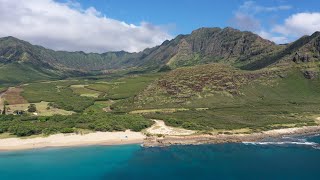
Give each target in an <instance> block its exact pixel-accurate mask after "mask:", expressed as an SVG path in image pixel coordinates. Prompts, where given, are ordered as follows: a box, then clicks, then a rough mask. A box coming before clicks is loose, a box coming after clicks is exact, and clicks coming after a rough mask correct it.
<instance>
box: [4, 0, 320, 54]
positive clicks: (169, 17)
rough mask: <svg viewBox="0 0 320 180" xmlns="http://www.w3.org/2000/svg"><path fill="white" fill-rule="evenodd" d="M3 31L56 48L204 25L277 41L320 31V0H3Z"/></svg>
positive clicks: (135, 45) (150, 40)
mask: <svg viewBox="0 0 320 180" xmlns="http://www.w3.org/2000/svg"><path fill="white" fill-rule="evenodd" d="M0 24H1V28H0V37H5V36H14V37H17V38H20V39H23V40H26V41H29V42H31V43H32V44H37V45H41V46H44V47H47V48H51V49H54V50H66V51H84V52H97V53H102V52H107V51H119V50H125V51H129V52H138V51H141V50H143V49H145V48H148V47H153V46H156V45H159V44H161V43H162V42H163V41H164V40H167V39H169V40H170V39H172V38H174V37H175V36H177V35H178V34H189V33H191V32H192V31H193V30H195V29H198V28H201V27H220V28H224V27H233V28H237V29H240V30H247V31H252V32H254V33H256V34H258V35H260V36H261V37H263V38H265V39H269V40H271V41H274V42H275V43H277V44H283V43H290V42H292V41H294V40H296V39H298V38H299V37H301V36H303V35H311V34H312V33H314V32H315V31H320V1H319V0H303V1H302V0H277V1H276V0H255V1H251V0H159V1H155V0H153V1H152V0H0Z"/></svg>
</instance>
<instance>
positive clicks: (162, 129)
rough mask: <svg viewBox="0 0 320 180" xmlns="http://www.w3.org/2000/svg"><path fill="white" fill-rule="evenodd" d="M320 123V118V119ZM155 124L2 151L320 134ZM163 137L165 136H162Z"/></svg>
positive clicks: (23, 143)
mask: <svg viewBox="0 0 320 180" xmlns="http://www.w3.org/2000/svg"><path fill="white" fill-rule="evenodd" d="M316 119H317V120H320V117H318V118H316ZM154 121H155V124H154V125H153V126H152V127H150V128H148V129H146V130H145V133H147V134H149V135H148V137H146V136H145V135H144V134H143V133H142V132H132V131H130V130H127V131H125V132H94V133H89V134H85V135H80V134H56V135H51V136H48V137H36V138H27V139H21V138H7V139H0V151H10V150H24V149H36V148H45V147H69V146H88V145H120V144H143V145H144V146H145V147H153V146H169V145H189V144H207V143H228V142H257V141H260V140H263V139H265V138H276V137H282V136H286V135H307V134H317V133H320V126H319V125H318V126H305V127H296V128H285V129H275V130H269V131H262V132H258V133H251V134H245V133H242V134H211V135H210V134H197V133H196V132H195V131H191V130H186V129H181V128H174V127H169V126H166V125H165V123H164V122H163V121H160V120H154ZM159 134H161V136H159Z"/></svg>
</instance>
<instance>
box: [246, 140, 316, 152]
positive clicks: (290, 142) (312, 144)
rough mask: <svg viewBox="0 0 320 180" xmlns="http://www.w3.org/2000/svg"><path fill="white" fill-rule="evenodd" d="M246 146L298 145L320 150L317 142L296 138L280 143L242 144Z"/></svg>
mask: <svg viewBox="0 0 320 180" xmlns="http://www.w3.org/2000/svg"><path fill="white" fill-rule="evenodd" d="M242 143H243V144H245V145H275V146H282V145H297V146H309V147H312V148H314V149H319V150H320V144H318V143H316V142H309V141H307V139H304V138H295V137H283V138H281V139H279V140H278V141H261V142H242Z"/></svg>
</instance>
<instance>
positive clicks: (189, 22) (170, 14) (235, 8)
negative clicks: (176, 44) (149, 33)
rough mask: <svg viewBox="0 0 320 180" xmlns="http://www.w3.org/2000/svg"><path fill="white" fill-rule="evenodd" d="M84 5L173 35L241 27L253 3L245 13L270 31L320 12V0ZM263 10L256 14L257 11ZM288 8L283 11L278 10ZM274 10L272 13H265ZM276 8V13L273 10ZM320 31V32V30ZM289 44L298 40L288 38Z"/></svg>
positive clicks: (83, 0) (122, 0) (144, 0)
mask: <svg viewBox="0 0 320 180" xmlns="http://www.w3.org/2000/svg"><path fill="white" fill-rule="evenodd" d="M78 2H79V3H80V4H81V5H82V6H84V7H85V8H88V7H90V6H93V7H95V8H96V9H97V10H98V11H100V12H102V13H103V14H104V15H106V16H107V17H110V18H113V19H118V20H121V21H125V22H127V23H133V24H139V23H140V22H141V21H146V22H149V23H152V24H156V25H161V26H164V27H167V28H168V30H169V32H170V33H171V34H172V35H177V34H181V33H182V34H186V33H190V32H191V31H192V30H194V29H197V28H199V27H227V26H231V27H235V28H240V29H243V30H251V31H255V29H252V28H248V29H247V28H244V27H237V25H236V23H234V22H233V20H234V17H235V15H236V13H237V12H240V11H242V10H241V7H242V6H245V4H250V7H249V8H247V9H246V10H245V9H244V10H243V11H245V12H244V13H245V14H247V15H249V16H253V17H254V18H255V19H257V20H258V21H259V22H260V26H261V27H260V28H261V29H262V30H264V31H270V30H271V28H272V27H273V25H274V24H283V23H284V21H285V19H286V18H288V17H290V16H291V15H293V14H297V13H301V12H307V13H311V12H320V1H319V0H304V1H302V0H257V1H247V0H161V1H150V0H136V1H131V0H79V1H78ZM257 7H259V8H260V9H261V10H258V12H253V11H254V10H253V9H254V8H257ZM279 7H285V8H283V9H281V8H280V9H278V10H276V8H279ZM263 8H266V9H267V8H270V10H263ZM272 8H274V10H272ZM319 30H320V29H319ZM275 35H276V34H275ZM288 38H289V39H288V40H289V41H291V40H294V38H296V37H293V36H291V37H288Z"/></svg>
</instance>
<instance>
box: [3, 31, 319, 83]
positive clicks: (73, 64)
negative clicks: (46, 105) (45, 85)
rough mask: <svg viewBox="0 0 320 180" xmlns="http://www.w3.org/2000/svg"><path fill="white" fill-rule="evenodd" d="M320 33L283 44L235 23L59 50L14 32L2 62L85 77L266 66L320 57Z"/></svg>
mask: <svg viewBox="0 0 320 180" xmlns="http://www.w3.org/2000/svg"><path fill="white" fill-rule="evenodd" d="M319 53H320V32H315V33H314V34H312V35H311V36H303V37H301V38H300V39H298V40H297V41H295V42H292V43H290V44H287V45H277V44H275V43H274V42H272V41H269V40H266V39H263V38H262V37H260V36H258V35H257V34H254V33H252V32H249V31H240V30H237V29H234V28H231V27H226V28H217V27H216V28H205V27H203V28H199V29H196V30H194V31H192V32H191V33H190V34H185V35H178V36H177V37H176V38H174V39H172V40H166V41H164V42H163V43H162V44H160V45H158V46H155V47H152V48H146V49H145V50H143V51H140V52H134V53H129V52H126V51H110V52H105V53H101V54H99V53H85V52H83V51H75V52H68V51H54V50H51V49H48V48H45V47H42V46H38V45H32V44H31V43H29V42H27V41H23V40H20V39H17V38H15V37H12V36H8V37H4V38H0V65H1V67H2V69H5V67H4V66H6V65H8V64H11V65H12V66H14V65H15V64H16V63H18V64H19V65H20V66H24V64H27V65H29V66H30V67H31V68H32V69H35V70H37V69H39V70H40V71H43V72H47V74H48V75H49V76H50V74H53V76H57V77H60V76H62V75H63V76H65V75H66V74H67V75H85V74H87V73H89V72H92V71H104V70H118V69H128V68H131V69H132V68H134V69H137V68H138V69H147V70H149V71H151V70H157V69H161V67H164V66H168V67H169V68H170V69H175V68H179V67H184V66H194V65H200V64H209V63H224V64H230V65H232V66H234V67H237V68H240V69H246V70H255V69H262V68H265V67H267V66H271V65H274V64H277V63H281V62H291V61H293V62H296V63H299V62H305V61H319V59H320V55H319Z"/></svg>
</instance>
